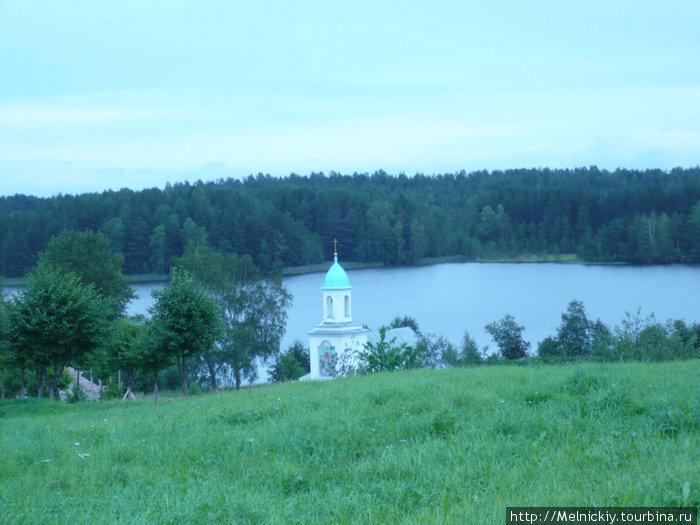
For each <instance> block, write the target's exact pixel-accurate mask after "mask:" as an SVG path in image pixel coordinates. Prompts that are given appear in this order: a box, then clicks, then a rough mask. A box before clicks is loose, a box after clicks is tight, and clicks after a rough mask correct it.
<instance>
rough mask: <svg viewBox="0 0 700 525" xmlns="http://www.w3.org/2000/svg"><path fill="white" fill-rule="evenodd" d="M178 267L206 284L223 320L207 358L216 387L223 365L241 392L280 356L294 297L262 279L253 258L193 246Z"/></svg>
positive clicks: (271, 279) (277, 280)
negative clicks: (260, 366)
mask: <svg viewBox="0 0 700 525" xmlns="http://www.w3.org/2000/svg"><path fill="white" fill-rule="evenodd" d="M178 264H180V265H181V266H182V267H183V268H185V269H187V270H189V271H191V272H192V273H193V275H195V276H196V278H197V280H198V281H199V282H200V283H202V284H203V286H204V288H205V290H206V291H207V293H208V294H209V295H210V296H211V297H213V298H214V300H215V302H216V304H217V305H218V308H219V312H220V316H221V319H222V320H223V330H222V332H221V336H220V337H219V340H218V345H217V351H216V353H211V354H209V355H207V354H206V353H205V354H204V358H205V361H206V362H207V366H208V367H209V369H210V376H211V377H212V379H213V384H214V386H215V385H216V382H215V378H216V372H217V369H218V367H220V366H222V365H223V364H224V363H225V364H226V365H228V366H230V367H231V370H232V371H233V375H234V381H235V385H236V388H237V389H238V388H240V386H241V383H242V380H243V378H247V379H248V380H253V379H255V377H256V375H257V367H256V360H257V359H262V360H266V359H269V358H270V357H272V356H274V355H276V354H277V353H278V352H279V344H280V339H281V338H282V335H283V334H284V329H285V325H286V322H287V307H288V306H289V304H290V302H291V296H290V295H289V292H287V290H286V289H285V288H284V286H283V285H282V281H281V279H280V278H279V277H275V276H272V277H265V276H263V274H262V273H261V272H260V270H259V269H258V268H257V267H256V266H255V265H254V264H253V262H252V259H251V258H250V257H247V256H243V257H239V256H236V255H234V254H223V253H220V252H217V251H215V250H214V249H212V248H211V247H210V246H209V245H207V244H206V243H190V244H189V245H188V247H187V248H186V250H185V255H184V256H183V257H182V258H181V259H179V261H178Z"/></svg>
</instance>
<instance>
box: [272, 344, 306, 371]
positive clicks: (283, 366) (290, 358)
mask: <svg viewBox="0 0 700 525" xmlns="http://www.w3.org/2000/svg"><path fill="white" fill-rule="evenodd" d="M310 371H311V364H310V362H309V349H308V348H307V346H306V345H305V344H304V343H302V342H301V341H295V342H294V343H293V344H292V345H291V346H290V347H289V348H287V350H286V351H285V352H283V353H281V354H279V355H278V356H277V357H276V358H275V362H274V363H273V364H272V366H271V367H270V368H269V369H268V373H269V374H270V379H271V380H272V381H293V380H295V379H299V378H300V377H301V376H303V375H304V374H308V373H309V372H310Z"/></svg>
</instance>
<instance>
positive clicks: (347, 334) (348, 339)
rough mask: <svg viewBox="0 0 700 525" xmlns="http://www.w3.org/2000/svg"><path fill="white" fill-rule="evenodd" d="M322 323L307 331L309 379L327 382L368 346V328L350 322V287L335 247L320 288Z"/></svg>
mask: <svg viewBox="0 0 700 525" xmlns="http://www.w3.org/2000/svg"><path fill="white" fill-rule="evenodd" d="M321 292H322V297H323V321H322V322H321V323H320V324H317V325H316V326H314V327H313V329H312V330H311V331H310V332H308V334H309V355H310V361H311V373H310V374H309V375H308V379H327V378H328V379H329V378H331V377H334V376H335V375H336V374H337V371H338V369H339V367H342V364H343V363H347V364H353V363H352V362H348V361H352V360H354V358H353V356H354V354H355V352H356V351H358V350H361V349H362V348H364V346H365V344H366V343H367V334H368V333H369V332H370V330H369V329H367V328H365V327H364V326H363V325H361V324H359V323H356V322H353V320H352V286H350V280H349V279H348V274H347V273H345V270H344V269H343V267H342V266H341V265H340V263H339V262H338V250H337V244H336V249H335V253H334V256H333V265H332V266H331V267H330V269H329V270H328V272H327V273H326V277H325V279H324V280H323V286H322V287H321Z"/></svg>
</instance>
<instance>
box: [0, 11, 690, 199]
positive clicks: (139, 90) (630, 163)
mask: <svg viewBox="0 0 700 525" xmlns="http://www.w3.org/2000/svg"><path fill="white" fill-rule="evenodd" d="M698 21H700V2H697V0H686V1H684V0H659V1H647V0H619V1H617V0H588V1H586V2H581V1H575V2H574V1H569V0H556V1H554V0H552V1H550V0H542V1H536V0H531V1H524V0H501V1H499V0H495V1H489V2H484V1H483V0H480V1H474V2H472V1H468V0H458V1H441V0H432V1H430V2H427V1H411V0H403V1H395V2H393V1H392V2H389V1H380V0H372V1H364V0H355V1H353V2H333V1H330V2H329V1H325V2H321V1H306V0H295V1H277V0H265V1H263V0H261V1H259V2H252V1H245V2H244V1H237V0H222V1H219V0H201V1H197V2H193V1H191V0H188V1H181V0H119V1H117V0H110V1H107V0H61V1H60V2H58V1H55V0H0V195H14V194H16V193H24V194H32V195H38V196H51V195H56V194H59V193H62V194H78V193H84V192H101V191H104V190H108V189H113V190H118V189H120V188H123V187H128V188H132V189H141V188H146V187H160V188H162V187H163V186H164V185H165V184H166V183H167V182H170V183H175V182H182V181H185V180H189V181H190V182H194V181H196V180H198V179H199V180H203V181H209V180H216V179H219V178H227V177H245V176H247V175H250V174H257V173H269V174H270V175H273V176H286V175H289V174H290V173H297V174H301V175H306V174H310V173H312V172H324V173H328V172H330V171H336V172H340V173H354V172H357V173H365V172H367V173H372V172H374V171H376V170H380V169H383V170H385V171H387V172H388V173H392V174H398V173H406V174H407V175H412V174H415V173H424V174H434V173H445V172H457V171H460V170H466V171H468V172H469V171H474V170H482V169H486V170H500V169H508V168H530V167H550V168H573V167H578V166H590V165H597V166H598V167H599V168H606V169H610V170H614V169H616V168H618V167H620V168H635V169H645V168H661V169H671V168H673V167H676V166H681V167H693V166H697V165H698V164H700V31H698V29H697V25H698Z"/></svg>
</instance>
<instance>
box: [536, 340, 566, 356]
mask: <svg viewBox="0 0 700 525" xmlns="http://www.w3.org/2000/svg"><path fill="white" fill-rule="evenodd" d="M537 355H539V356H540V357H545V358H546V357H554V356H559V355H561V348H560V347H559V342H558V341H557V340H556V339H555V338H554V337H551V336H548V337H545V338H544V339H543V340H542V341H540V344H539V345H538V346H537Z"/></svg>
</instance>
